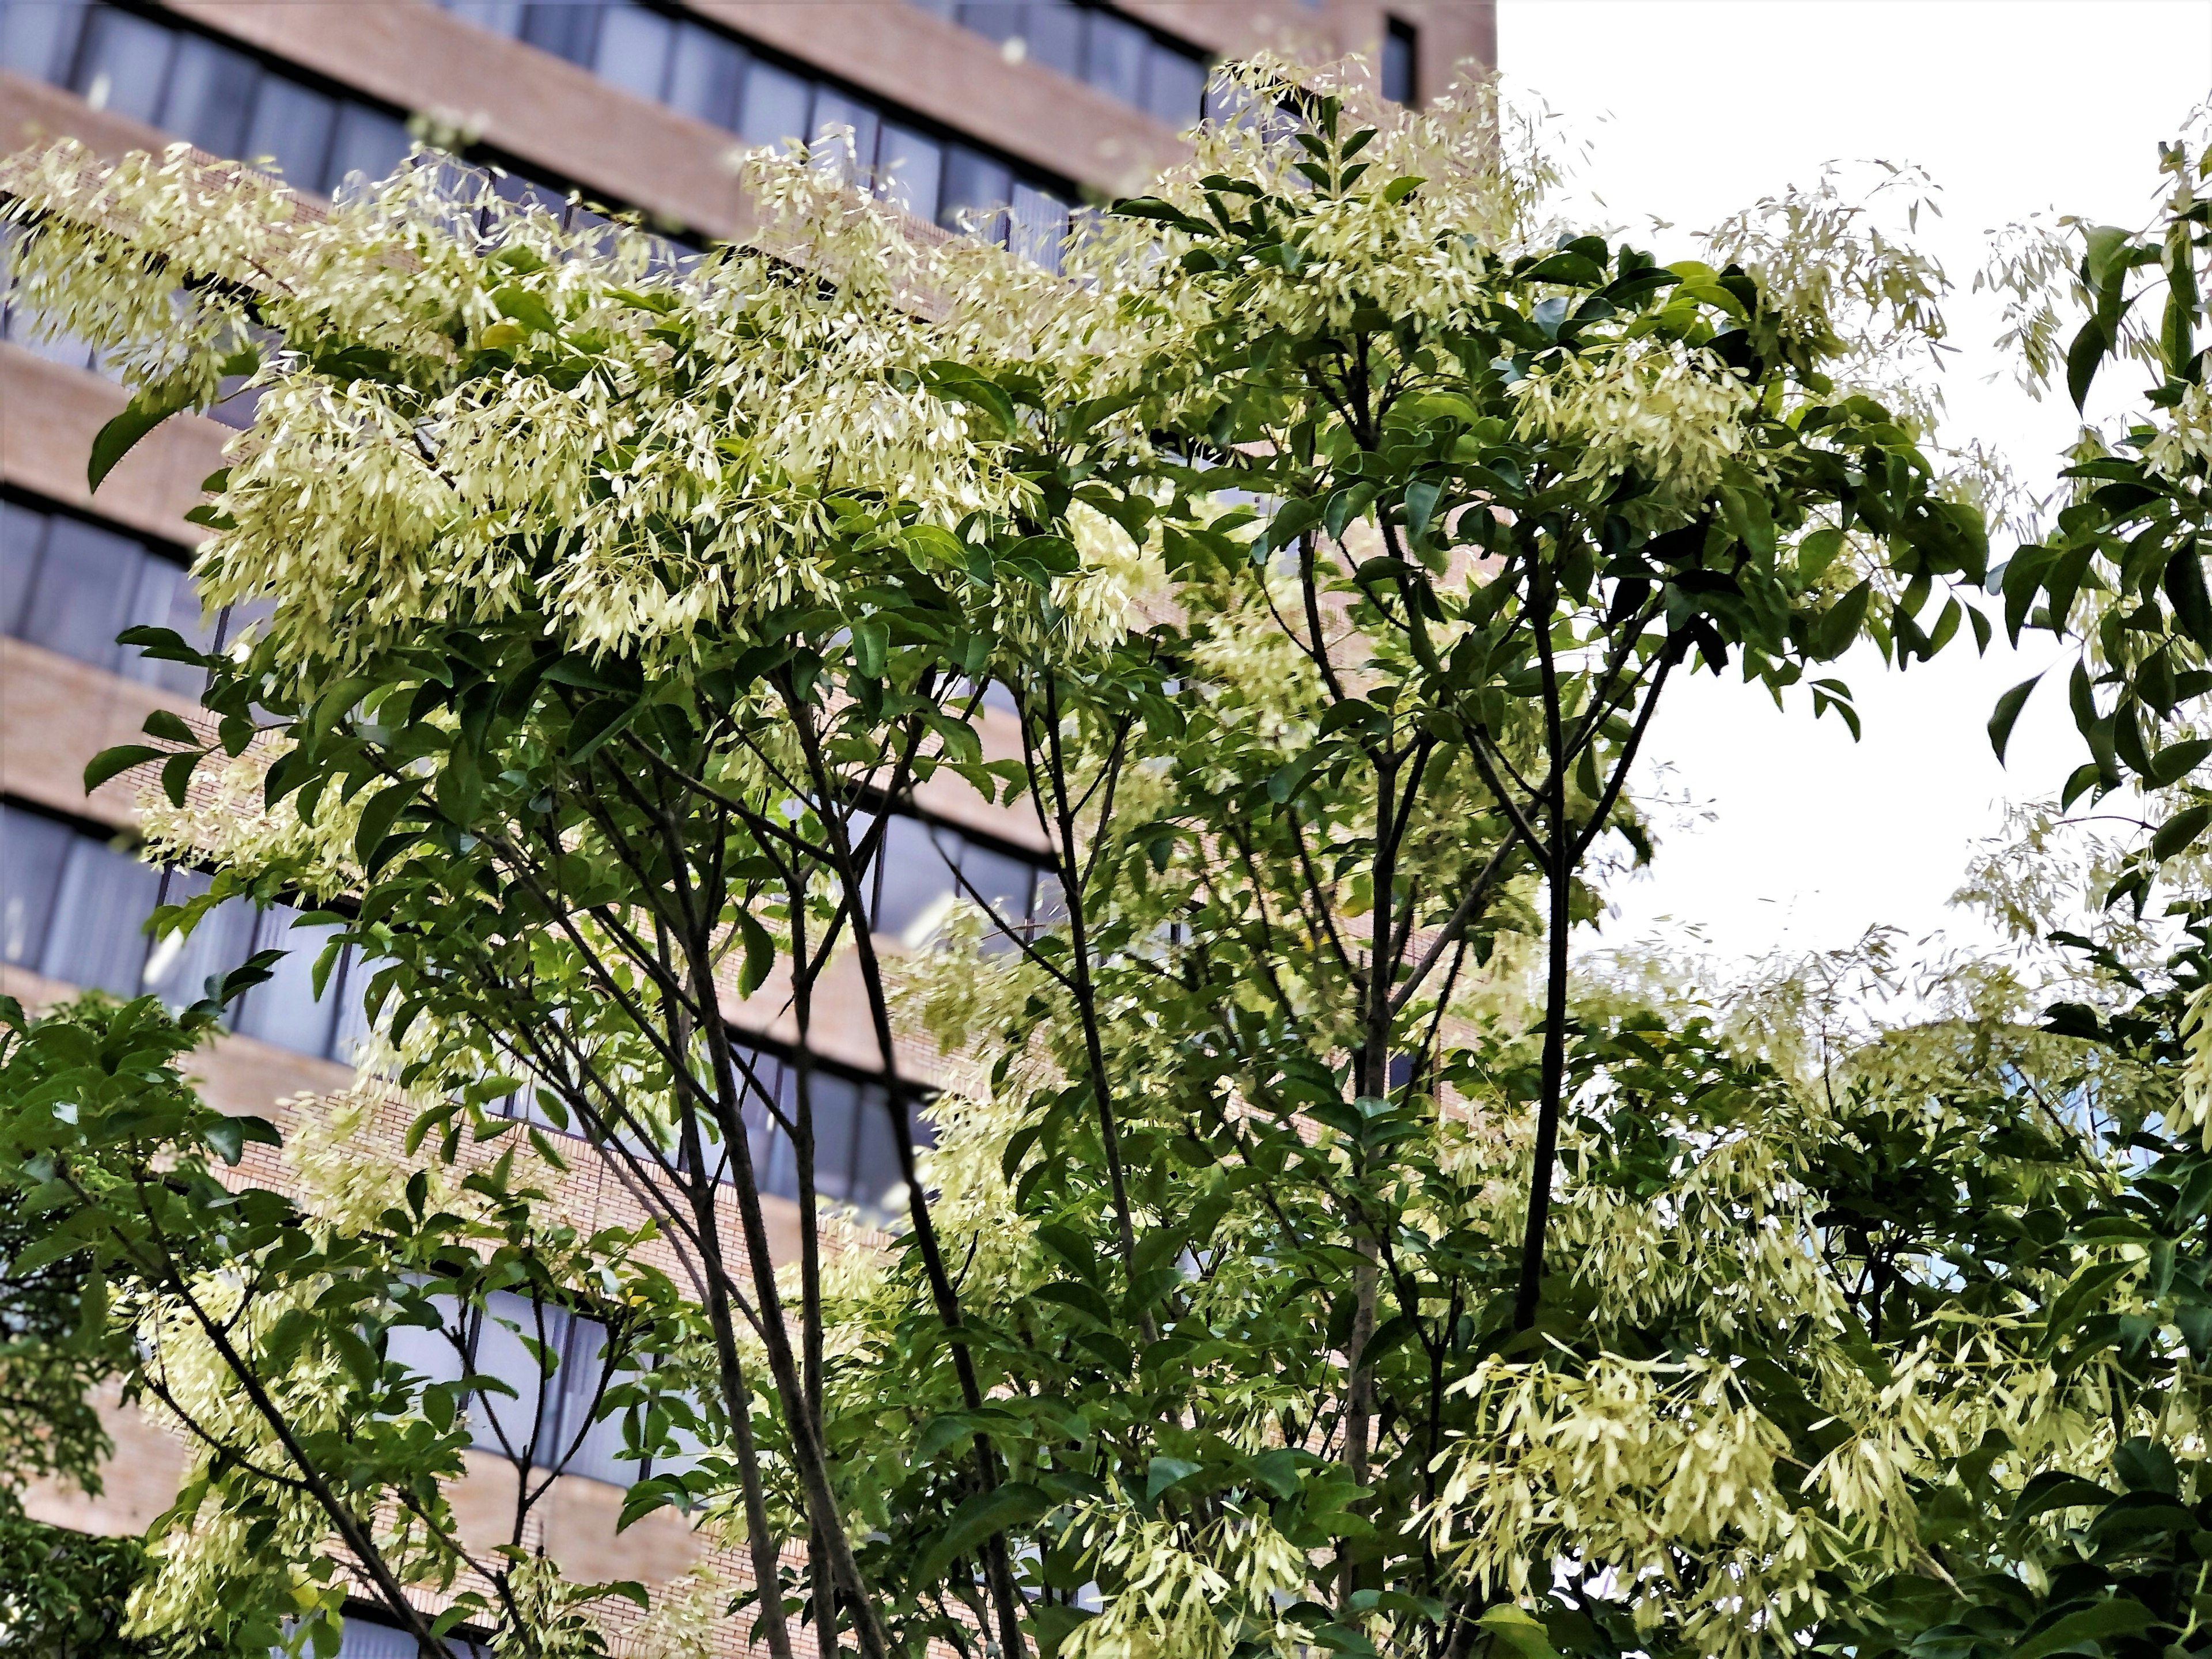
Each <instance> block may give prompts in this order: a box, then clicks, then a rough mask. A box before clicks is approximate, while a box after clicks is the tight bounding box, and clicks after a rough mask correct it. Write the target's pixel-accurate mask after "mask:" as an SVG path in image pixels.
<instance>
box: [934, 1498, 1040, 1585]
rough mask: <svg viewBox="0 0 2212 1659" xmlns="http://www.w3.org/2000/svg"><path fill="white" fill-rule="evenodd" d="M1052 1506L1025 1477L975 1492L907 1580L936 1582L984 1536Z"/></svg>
mask: <svg viewBox="0 0 2212 1659" xmlns="http://www.w3.org/2000/svg"><path fill="white" fill-rule="evenodd" d="M1051 1507H1052V1500H1051V1499H1050V1498H1047V1497H1046V1496H1045V1495H1044V1493H1042V1492H1040V1491H1038V1490H1037V1489H1036V1487H1035V1486H1030V1484H1029V1483H1028V1482H1026V1481H1021V1480H1015V1481H1009V1482H1008V1483H1007V1484H1006V1485H1005V1486H996V1487H994V1488H993V1489H992V1490H991V1491H989V1492H977V1493H976V1494H975V1496H974V1497H972V1498H969V1499H968V1500H967V1501H966V1502H965V1503H963V1504H961V1506H960V1507H959V1508H958V1509H957V1510H954V1511H953V1512H952V1519H951V1522H950V1523H949V1524H948V1525H947V1526H946V1527H945V1530H944V1532H942V1533H941V1534H939V1535H938V1539H937V1541H936V1542H935V1543H933V1544H932V1545H931V1546H930V1547H929V1548H928V1549H927V1550H926V1551H925V1552H923V1553H922V1557H921V1559H920V1560H919V1561H917V1562H915V1565H914V1569H913V1571H911V1572H909V1573H908V1575H907V1583H908V1584H909V1585H910V1586H915V1587H917V1588H919V1587H921V1586H926V1585H933V1584H935V1583H937V1581H938V1580H939V1579H940V1578H942V1577H944V1576H945V1570H946V1569H947V1568H948V1567H950V1566H951V1565H952V1563H953V1562H954V1561H955V1560H956V1559H959V1558H961V1557H963V1556H972V1555H974V1554H975V1552H976V1551H977V1549H978V1548H979V1547H981V1545H982V1543H983V1541H985V1540H986V1539H988V1538H993V1537H995V1536H996V1535H997V1534H1000V1533H1002V1532H1005V1531H1006V1530H1007V1529H1008V1528H1013V1527H1024V1526H1028V1525H1029V1524H1030V1523H1031V1522H1034V1521H1036V1520H1037V1519H1038V1518H1039V1517H1040V1516H1042V1515H1043V1514H1044V1513H1045V1511H1046V1510H1048V1509H1050V1508H1051Z"/></svg>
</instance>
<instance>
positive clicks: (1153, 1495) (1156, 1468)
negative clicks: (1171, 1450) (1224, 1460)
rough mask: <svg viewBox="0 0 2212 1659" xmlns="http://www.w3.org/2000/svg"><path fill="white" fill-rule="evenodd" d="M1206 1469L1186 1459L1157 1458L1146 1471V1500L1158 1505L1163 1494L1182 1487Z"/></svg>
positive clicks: (1201, 1464) (1200, 1464)
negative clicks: (1173, 1487)
mask: <svg viewBox="0 0 2212 1659" xmlns="http://www.w3.org/2000/svg"><path fill="white" fill-rule="evenodd" d="M1205 1467H1206V1466H1205V1465H1204V1464H1203V1463H1194V1462H1191V1461H1190V1460H1189V1459H1188V1458H1184V1457H1155V1458H1154V1459H1153V1460H1152V1462H1151V1463H1150V1464H1149V1465H1147V1466H1146V1470H1145V1497H1146V1500H1147V1501H1148V1502H1151V1503H1155V1504H1157V1503H1158V1502H1159V1498H1160V1494H1161V1493H1162V1492H1165V1491H1167V1490H1168V1489H1169V1488H1170V1487H1171V1486H1181V1485H1182V1483H1183V1482H1184V1481H1186V1480H1189V1479H1190V1478H1191V1476H1193V1475H1194V1474H1198V1473H1199V1472H1200V1471H1201V1470H1202V1469H1204V1468H1205Z"/></svg>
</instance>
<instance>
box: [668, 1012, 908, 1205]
mask: <svg viewBox="0 0 2212 1659" xmlns="http://www.w3.org/2000/svg"><path fill="white" fill-rule="evenodd" d="M738 1058H739V1059H740V1060H742V1061H743V1062H744V1067H745V1070H746V1073H747V1076H748V1083H747V1093H748V1099H747V1102H746V1104H745V1108H744V1121H745V1127H746V1129H747V1131H748V1134H747V1140H746V1145H747V1150H748V1152H750V1155H751V1158H752V1164H753V1178H754V1180H755V1181H756V1182H758V1183H759V1186H760V1189H761V1191H763V1192H764V1193H769V1194H774V1195H775V1196H776V1197H778V1198H788V1199H796V1198H798V1196H799V1155H798V1150H797V1148H796V1147H794V1146H793V1145H792V1143H791V1139H790V1137H789V1136H788V1135H787V1134H785V1133H784V1131H783V1127H782V1125H781V1124H780V1123H778V1122H777V1121H776V1118H775V1115H771V1113H770V1111H769V1103H771V1102H773V1103H774V1104H775V1111H776V1112H777V1113H780V1114H781V1115H782V1116H783V1117H784V1118H785V1119H786V1120H787V1121H795V1119H796V1116H797V1114H798V1110H799V1072H798V1067H797V1066H794V1065H793V1063H792V1060H791V1059H790V1058H789V1057H788V1056H787V1055H785V1054H779V1053H776V1052H775V1051H773V1050H770V1049H766V1048H753V1047H743V1048H739V1049H738ZM809 1071H810V1073H811V1076H810V1079H809V1083H808V1094H809V1097H811V1100H812V1102H813V1105H814V1190H815V1191H816V1193H817V1194H819V1195H820V1196H821V1197H822V1198H823V1199H825V1200H829V1202H831V1203H833V1204H849V1205H851V1206H853V1207H854V1209H855V1210H856V1211H858V1212H860V1214H861V1215H862V1216H863V1217H865V1218H867V1219H868V1220H870V1221H872V1222H876V1223H878V1224H883V1223H887V1222H889V1221H890V1220H891V1219H892V1218H895V1217H896V1215H897V1214H898V1213H899V1212H901V1211H902V1210H903V1209H904V1208H905V1203H906V1200H905V1180H904V1177H903V1176H902V1174H901V1172H900V1169H899V1162H900V1160H899V1156H898V1142H897V1139H896V1135H897V1127H896V1123H895V1121H894V1120H893V1117H892V1113H891V1105H892V1100H891V1093H890V1089H889V1088H888V1087H887V1086H886V1085H884V1083H883V1082H882V1081H880V1080H879V1079H870V1078H867V1077H866V1076H862V1075H860V1074H858V1073H850V1072H848V1071H846V1070H844V1069H843V1068H842V1067H839V1066H828V1065H825V1064H823V1062H822V1061H821V1060H816V1061H814V1063H813V1064H812V1066H811V1067H809ZM915 1133H916V1137H917V1139H916V1144H917V1145H918V1146H927V1145H928V1144H930V1142H929V1129H928V1126H927V1124H926V1123H922V1122H920V1121H915ZM708 1158H709V1160H710V1161H712V1162H714V1164H715V1166H716V1167H715V1169H714V1175H715V1176H716V1178H717V1179H719V1180H727V1179H729V1168H728V1159H727V1158H726V1156H725V1155H724V1153H723V1152H722V1150H721V1149H720V1147H719V1146H718V1147H714V1148H710V1149H709V1151H708Z"/></svg>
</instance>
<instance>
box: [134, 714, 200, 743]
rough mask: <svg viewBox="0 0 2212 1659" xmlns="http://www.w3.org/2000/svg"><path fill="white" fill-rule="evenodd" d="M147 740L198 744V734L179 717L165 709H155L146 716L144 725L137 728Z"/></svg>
mask: <svg viewBox="0 0 2212 1659" xmlns="http://www.w3.org/2000/svg"><path fill="white" fill-rule="evenodd" d="M138 729H139V730H140V731H142V732H144V733H145V734H146V735H147V736H148V737H149V738H161V741H162V742H164V743H197V742H198V741H199V734H198V733H197V732H194V731H193V730H192V728H191V726H187V725H185V722H184V718H183V716H181V715H179V714H172V713H170V711H169V710H167V709H166V708H156V709H155V711H154V712H153V713H152V714H149V715H147V716H146V723H145V725H143V726H140V727H139V728H138Z"/></svg>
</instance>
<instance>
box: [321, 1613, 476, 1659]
mask: <svg viewBox="0 0 2212 1659" xmlns="http://www.w3.org/2000/svg"><path fill="white" fill-rule="evenodd" d="M340 1622H341V1625H342V1627H343V1634H342V1635H341V1636H340V1637H339V1638H338V1659H416V1656H417V1655H419V1654H420V1653H421V1652H422V1649H421V1648H420V1647H418V1646H417V1645H416V1641H415V1638H413V1637H412V1636H410V1635H409V1634H408V1633H407V1632H405V1631H404V1630H399V1629H398V1628H396V1627H394V1626H391V1625H380V1624H375V1623H373V1622H372V1621H370V1620H367V1619H353V1618H348V1619H345V1620H341V1621H340ZM446 1650H447V1652H448V1653H451V1654H453V1656H454V1659H485V1656H486V1652H487V1650H485V1649H484V1648H483V1647H480V1646H479V1645H477V1644H476V1643H474V1642H462V1641H458V1640H456V1639H455V1638H452V1637H450V1636H449V1637H447V1638H446ZM278 1651H279V1652H282V1651H283V1650H282V1649H279V1650H278Z"/></svg>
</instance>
